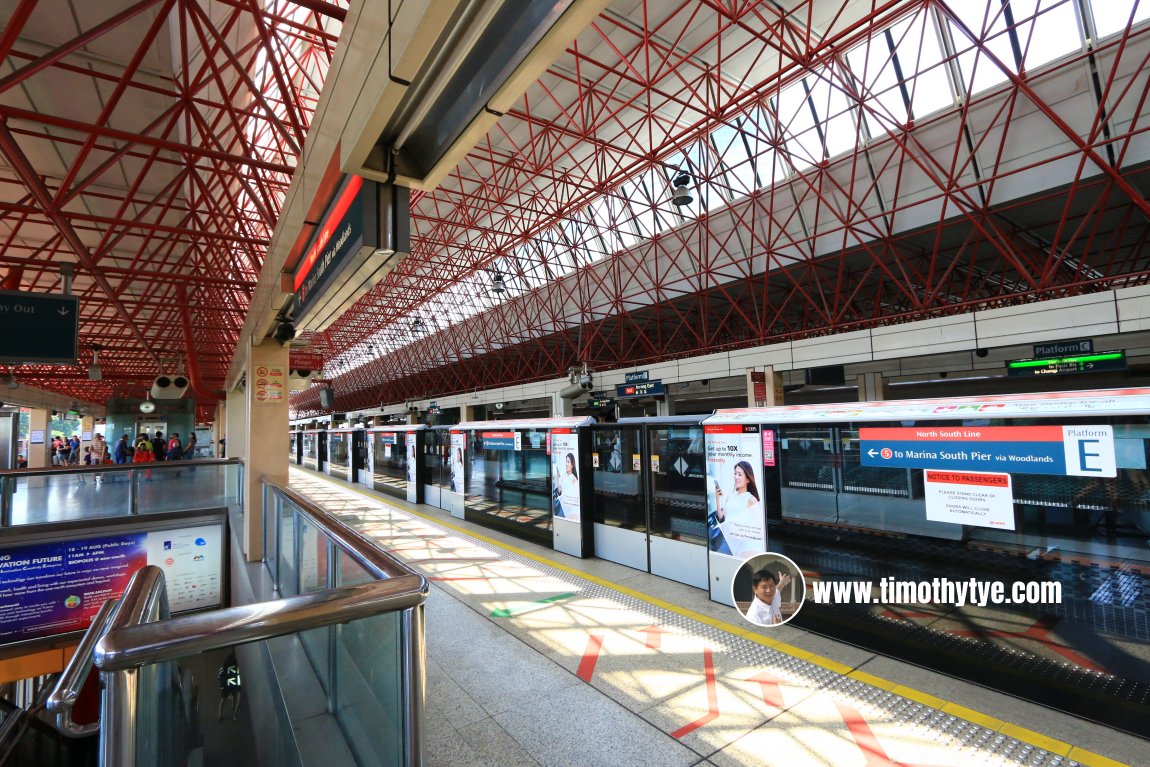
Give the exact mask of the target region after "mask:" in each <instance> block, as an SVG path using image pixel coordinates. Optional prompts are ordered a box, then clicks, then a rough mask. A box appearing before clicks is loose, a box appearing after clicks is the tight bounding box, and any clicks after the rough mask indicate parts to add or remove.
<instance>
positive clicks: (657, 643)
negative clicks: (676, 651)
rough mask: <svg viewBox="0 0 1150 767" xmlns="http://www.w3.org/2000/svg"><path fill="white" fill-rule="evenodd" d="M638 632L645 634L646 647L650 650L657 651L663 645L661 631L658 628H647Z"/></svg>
mask: <svg viewBox="0 0 1150 767" xmlns="http://www.w3.org/2000/svg"><path fill="white" fill-rule="evenodd" d="M639 630H640V631H645V632H646V633H647V646H648V647H650V648H651V649H652V650H658V649H659V648H660V647H661V646H662V645H663V629H661V628H659V627H658V626H648V627H647V628H645V629H639Z"/></svg>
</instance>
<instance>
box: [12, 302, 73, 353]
mask: <svg viewBox="0 0 1150 767" xmlns="http://www.w3.org/2000/svg"><path fill="white" fill-rule="evenodd" d="M79 319H80V299H78V298H76V297H74V296H62V295H49V294H47V293H25V292H19V291H0V363H7V364H10V365H22V364H27V365H75V364H76V357H77V354H78V349H77V338H78V332H79V328H80V322H79Z"/></svg>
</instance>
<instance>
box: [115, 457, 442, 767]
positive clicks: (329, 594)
mask: <svg viewBox="0 0 1150 767" xmlns="http://www.w3.org/2000/svg"><path fill="white" fill-rule="evenodd" d="M263 482H264V485H265V486H267V487H268V488H270V489H271V490H272V491H273V492H274V493H277V494H279V495H280V496H282V497H283V498H284V499H285V500H287V501H289V502H290V503H291V504H292V505H293V506H295V507H296V508H297V509H298V510H299V511H301V512H302V513H304V514H305V515H307V516H308V517H310V518H311V520H312V521H313V522H314V524H315V526H316V527H317V528H318V529H319V530H320V531H322V532H323V533H324V534H325V535H326V536H327V537H328V538H329V539H330V540H331V542H332V544H333V545H334V546H338V547H339V549H340V550H341V551H342V552H343V553H344V554H346V555H347V556H348V557H349V558H350V559H352V560H354V561H355V562H356V563H358V564H359V565H360V566H361V567H363V568H364V569H365V570H366V571H367V572H368V573H369V574H371V575H372V576H374V577H375V578H376V579H377V580H375V581H372V582H370V583H362V584H356V585H350V586H340V587H336V588H331V589H327V590H325V591H320V592H314V593H310V594H304V595H300V596H293V597H287V598H284V599H278V600H272V601H268V602H261V603H257V604H252V605H242V606H237V607H229V608H225V609H222V610H213V611H211V612H204V613H196V614H192V615H184V616H179V617H176V618H166V602H165V597H164V593H165V592H164V587H163V578H164V576H163V572H162V571H161V570H160V569H159V568H157V567H154V566H147V567H145V568H143V569H141V570H140V571H139V572H137V573H136V575H134V576H133V577H132V580H131V581H130V582H129V584H128V588H127V590H126V591H125V592H124V596H123V597H122V598H121V600H120V606H119V607H118V609H117V610H116V612H115V615H114V616H113V617H112V619H111V624H110V626H109V628H108V630H107V632H105V634H104V635H103V637H102V638H101V639H100V640H99V641H98V642H97V643H96V648H95V652H94V660H95V663H96V666H97V667H98V668H99V669H100V671H101V673H102V674H104V675H105V676H104V680H105V685H106V693H105V695H104V698H103V703H102V707H101V720H102V722H103V724H104V727H105V737H104V742H103V744H102V747H103V750H104V762H103V763H105V764H116V765H132V764H134V751H133V750H132V748H133V744H134V743H135V737H136V722H135V711H134V707H135V706H136V705H138V704H139V697H138V691H137V690H135V684H136V681H137V679H138V675H137V671H138V669H140V668H142V667H144V666H147V665H151V664H155V663H161V662H164V661H168V660H174V659H178V658H183V657H187V656H189V655H194V654H199V653H203V652H209V651H212V650H217V649H221V648H224V647H231V646H233V645H237V644H243V643H247V642H254V641H259V640H265V639H271V638H273V637H277V636H286V635H290V634H295V633H298V632H301V631H307V630H309V629H315V628H320V627H323V626H332V625H336V624H340V623H347V622H349V621H353V620H357V619H361V618H368V617H371V616H374V615H379V614H382V613H389V612H400V613H401V615H400V641H401V648H400V653H401V655H400V657H401V663H402V665H403V679H402V685H403V693H402V694H403V699H404V702H405V704H406V705H407V706H408V710H409V711H410V712H411V715H410V716H408V717H406V719H405V733H404V748H405V753H404V762H405V764H408V765H417V764H421V763H422V761H421V760H422V753H423V743H424V738H425V731H426V724H425V722H424V712H423V708H424V705H425V702H426V698H425V694H426V693H425V689H426V680H425V665H426V659H425V657H424V624H423V603H424V602H425V601H426V600H427V596H428V591H429V586H428V582H427V579H426V578H424V577H423V576H422V575H420V574H418V573H416V572H414V571H413V570H411V569H410V568H408V567H406V566H405V565H403V564H402V563H401V562H399V561H398V560H396V559H394V558H393V557H391V556H390V555H388V554H387V553H385V552H383V551H381V550H380V549H378V548H377V547H376V546H375V544H373V543H372V542H371V541H370V540H369V539H367V538H366V537H364V536H362V535H360V534H359V533H358V532H356V531H354V530H351V529H350V528H348V527H346V526H345V525H344V524H343V523H341V522H340V521H339V520H338V519H337V518H336V517H335V516H333V515H331V514H330V513H328V512H326V511H324V510H323V509H321V508H320V507H318V506H316V505H315V504H314V503H313V502H311V501H310V500H309V499H308V498H306V497H304V496H302V495H300V494H299V493H296V492H295V491H293V490H291V489H290V488H286V487H283V486H281V485H278V484H276V483H275V482H273V481H270V480H268V479H266V478H265V479H264V480H263ZM267 511H268V510H267V509H265V510H264V512H265V513H267ZM161 616H164V617H165V618H166V619H163V620H161V619H160V618H161Z"/></svg>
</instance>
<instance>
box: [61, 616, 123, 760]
mask: <svg viewBox="0 0 1150 767" xmlns="http://www.w3.org/2000/svg"><path fill="white" fill-rule="evenodd" d="M117 605H119V601H118V600H115V599H109V600H108V601H107V602H105V603H104V604H103V605H101V606H100V609H99V611H98V612H97V613H96V617H94V618H93V619H92V625H91V626H89V627H88V630H87V632H85V633H84V638H83V639H82V640H80V644H79V646H78V647H77V648H76V651H75V652H74V653H72V657H71V658H70V659H69V660H68V665H66V666H64V670H63V672H61V674H60V677H59V679H57V680H56V686H55V688H54V689H53V690H52V694H51V695H49V696H48V703H47V706H46V708H47V709H48V710H49V711H51V712H53V713H55V714H56V729H57V730H59V731H60V732H61V733H62V734H64V735H67V736H68V737H71V738H79V737H83V736H85V735H91V734H92V733H94V732H99V730H100V722H99V721H96V722H88V723H86V724H76V723H75V722H74V721H72V707H73V706H74V705H75V704H76V701H77V700H78V699H79V697H80V691H81V690H83V688H84V684H85V683H86V682H87V681H88V675H89V674H90V673H91V671H92V661H93V658H94V656H95V653H96V643H97V642H99V641H100V639H101V638H102V637H103V636H104V633H105V632H106V631H108V629H109V628H110V626H111V622H112V617H113V614H114V613H115V610H116V607H117Z"/></svg>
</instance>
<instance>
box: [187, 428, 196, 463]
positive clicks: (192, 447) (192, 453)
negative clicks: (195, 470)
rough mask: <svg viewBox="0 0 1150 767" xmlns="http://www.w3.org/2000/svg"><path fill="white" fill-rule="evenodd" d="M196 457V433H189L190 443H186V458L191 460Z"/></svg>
mask: <svg viewBox="0 0 1150 767" xmlns="http://www.w3.org/2000/svg"><path fill="white" fill-rule="evenodd" d="M195 457H196V433H195V432H192V433H191V434H189V435H188V444H186V445H184V460H185V461H190V460H192V459H193V458H195Z"/></svg>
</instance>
